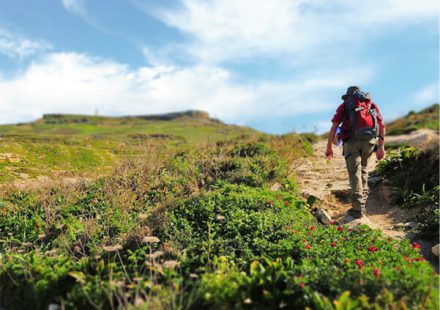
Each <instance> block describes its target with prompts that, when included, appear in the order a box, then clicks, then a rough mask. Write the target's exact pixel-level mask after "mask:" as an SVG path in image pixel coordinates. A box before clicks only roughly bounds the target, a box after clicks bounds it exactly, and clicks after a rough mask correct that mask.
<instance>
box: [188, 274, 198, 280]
mask: <svg viewBox="0 0 440 310" xmlns="http://www.w3.org/2000/svg"><path fill="white" fill-rule="evenodd" d="M189 277H190V278H191V279H198V278H199V275H198V274H196V273H191V274H190V275H189Z"/></svg>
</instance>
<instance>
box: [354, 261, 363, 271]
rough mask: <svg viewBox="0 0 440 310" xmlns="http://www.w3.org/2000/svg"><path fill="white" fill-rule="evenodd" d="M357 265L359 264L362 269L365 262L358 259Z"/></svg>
mask: <svg viewBox="0 0 440 310" xmlns="http://www.w3.org/2000/svg"><path fill="white" fill-rule="evenodd" d="M356 265H358V267H359V269H360V270H362V269H364V263H363V262H362V261H361V260H360V259H357V260H356Z"/></svg>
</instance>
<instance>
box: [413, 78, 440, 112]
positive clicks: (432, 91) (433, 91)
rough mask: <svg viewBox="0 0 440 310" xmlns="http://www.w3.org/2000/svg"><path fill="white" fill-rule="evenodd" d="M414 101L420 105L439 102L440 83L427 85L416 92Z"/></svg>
mask: <svg viewBox="0 0 440 310" xmlns="http://www.w3.org/2000/svg"><path fill="white" fill-rule="evenodd" d="M413 98H414V101H415V102H416V103H417V104H419V105H425V106H426V105H429V104H432V103H438V102H439V85H438V83H433V84H430V85H426V86H425V87H423V88H422V89H420V90H419V91H417V92H416V94H415V95H414V97H413Z"/></svg>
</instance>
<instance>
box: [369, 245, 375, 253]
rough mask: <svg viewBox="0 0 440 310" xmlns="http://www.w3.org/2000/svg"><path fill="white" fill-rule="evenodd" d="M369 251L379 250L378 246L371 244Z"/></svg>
mask: <svg viewBox="0 0 440 310" xmlns="http://www.w3.org/2000/svg"><path fill="white" fill-rule="evenodd" d="M368 251H370V252H376V251H377V248H376V247H375V246H374V245H372V246H370V247H369V248H368Z"/></svg>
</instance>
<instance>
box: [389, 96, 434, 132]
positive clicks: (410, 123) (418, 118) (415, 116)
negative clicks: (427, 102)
mask: <svg viewBox="0 0 440 310" xmlns="http://www.w3.org/2000/svg"><path fill="white" fill-rule="evenodd" d="M439 116H440V114H439V104H438V103H436V104H434V105H432V106H430V107H428V108H425V109H423V110H421V111H420V112H414V111H411V112H409V113H408V115H406V116H405V117H401V118H399V119H396V120H395V121H393V122H390V123H389V124H387V135H401V134H407V133H410V132H413V131H416V130H417V129H422V128H428V129H433V130H436V131H438V130H439V124H440V121H439Z"/></svg>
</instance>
